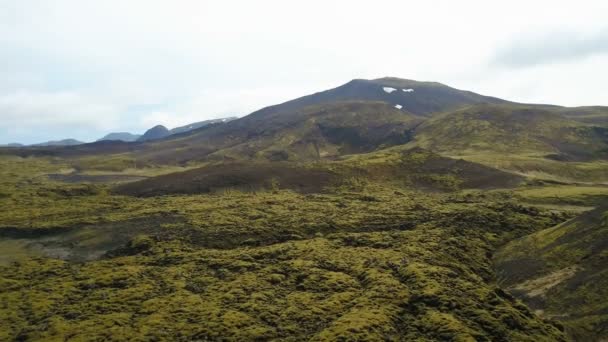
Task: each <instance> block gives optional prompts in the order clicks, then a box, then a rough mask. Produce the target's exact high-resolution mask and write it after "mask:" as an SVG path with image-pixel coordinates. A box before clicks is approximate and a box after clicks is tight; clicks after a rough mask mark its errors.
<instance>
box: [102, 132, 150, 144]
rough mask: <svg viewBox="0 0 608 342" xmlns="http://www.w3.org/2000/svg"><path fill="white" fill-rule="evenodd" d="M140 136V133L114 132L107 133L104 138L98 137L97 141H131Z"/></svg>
mask: <svg viewBox="0 0 608 342" xmlns="http://www.w3.org/2000/svg"><path fill="white" fill-rule="evenodd" d="M140 137H141V135H139V134H131V133H129V132H114V133H108V134H106V135H105V136H104V137H103V138H101V139H97V141H104V140H118V141H125V142H130V141H136V140H137V139H139V138H140Z"/></svg>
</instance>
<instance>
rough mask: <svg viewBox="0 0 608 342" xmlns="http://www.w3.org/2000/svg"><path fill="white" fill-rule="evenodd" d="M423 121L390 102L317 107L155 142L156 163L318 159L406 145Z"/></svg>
mask: <svg viewBox="0 0 608 342" xmlns="http://www.w3.org/2000/svg"><path fill="white" fill-rule="evenodd" d="M422 120H423V119H421V118H420V117H418V116H416V115H413V114H411V113H408V112H406V111H404V110H402V109H397V108H395V107H394V106H392V105H390V104H387V103H384V102H360V101H353V102H337V103H331V104H326V105H314V106H308V107H304V108H301V109H299V110H296V111H293V112H289V113H287V114H285V115H274V116H266V117H260V116H257V115H253V114H252V115H249V116H247V117H244V118H241V119H238V120H234V121H230V122H228V123H225V124H221V125H211V126H206V127H203V128H201V129H199V130H195V131H192V132H191V133H189V134H187V135H185V136H177V137H176V138H175V139H166V140H163V141H159V142H152V143H150V144H148V145H146V146H144V147H143V149H142V151H141V153H140V154H139V155H138V157H139V158H141V159H143V160H146V161H149V162H152V163H170V164H171V163H177V164H179V163H185V162H187V161H197V160H198V161H202V160H251V159H261V160H271V161H279V160H281V161H285V160H318V159H320V158H335V157H337V156H340V155H343V154H350V153H362V152H369V151H373V150H376V149H378V148H383V147H388V146H393V145H398V144H404V143H406V142H407V141H409V140H410V139H411V134H410V132H411V131H412V129H413V128H414V127H415V126H416V125H418V124H419V123H420V122H421V121H422Z"/></svg>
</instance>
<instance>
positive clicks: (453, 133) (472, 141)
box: [414, 105, 608, 160]
mask: <svg viewBox="0 0 608 342" xmlns="http://www.w3.org/2000/svg"><path fill="white" fill-rule="evenodd" d="M414 140H415V143H416V144H417V145H418V146H421V147H424V148H429V149H431V150H434V151H440V152H446V153H455V154H462V155H466V154H474V153H480V152H481V153H483V152H496V153H510V154H536V155H550V157H551V158H554V159H562V160H577V159H593V158H602V159H606V158H608V129H606V128H603V127H598V126H592V125H587V124H583V123H579V122H576V121H574V120H570V119H568V118H566V117H564V116H561V115H559V114H558V113H556V112H555V111H551V110H545V109H541V108H538V107H534V106H525V105H478V106H471V107H468V108H465V109H461V110H458V111H454V112H447V113H444V114H442V115H438V116H436V117H434V118H432V119H430V120H428V121H427V122H425V123H424V124H422V125H420V126H419V127H418V128H417V129H416V132H415V139H414Z"/></svg>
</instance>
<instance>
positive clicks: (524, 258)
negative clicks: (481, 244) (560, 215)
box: [496, 191, 608, 341]
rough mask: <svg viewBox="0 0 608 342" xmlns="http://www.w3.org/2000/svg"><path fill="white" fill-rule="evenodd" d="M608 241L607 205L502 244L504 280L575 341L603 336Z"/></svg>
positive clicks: (607, 313)
mask: <svg viewBox="0 0 608 342" xmlns="http://www.w3.org/2000/svg"><path fill="white" fill-rule="evenodd" d="M535 192H536V191H535ZM603 195H604V196H605V193H603ZM603 203H608V201H606V200H604V201H603ZM607 243H608V210H607V208H606V207H605V205H604V206H600V207H598V208H597V209H595V210H593V211H590V212H587V213H585V214H583V215H581V216H579V217H577V218H575V219H573V220H571V221H568V222H566V223H564V224H561V225H558V226H556V227H553V228H549V229H545V230H542V231H539V232H537V233H534V234H532V235H529V236H526V237H524V238H522V239H519V240H516V241H513V242H511V243H509V244H508V245H507V246H505V247H504V248H502V249H501V250H500V252H499V253H498V254H497V255H496V263H497V269H498V273H499V279H500V284H501V285H502V286H505V287H507V288H509V290H510V291H511V292H513V293H514V294H517V295H518V296H520V297H522V298H523V299H524V301H525V302H526V303H527V304H528V305H530V306H531V307H532V308H533V309H535V310H537V312H539V313H542V314H543V316H545V317H550V318H551V317H553V318H559V319H560V320H561V321H563V322H564V325H565V326H566V327H567V328H568V333H569V335H570V336H571V337H572V338H573V339H575V340H580V341H585V340H601V338H603V337H605V336H606V331H608V303H607V302H606V300H605V299H606V298H607V297H608V266H607V265H608V263H606V258H607V257H608V254H607V253H606V249H605V246H606V244H607Z"/></svg>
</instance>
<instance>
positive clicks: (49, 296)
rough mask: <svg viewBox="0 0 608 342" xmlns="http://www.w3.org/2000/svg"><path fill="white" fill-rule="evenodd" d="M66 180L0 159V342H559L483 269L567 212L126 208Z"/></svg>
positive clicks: (441, 198) (381, 205)
mask: <svg viewBox="0 0 608 342" xmlns="http://www.w3.org/2000/svg"><path fill="white" fill-rule="evenodd" d="M429 157H431V158H434V157H432V155H429V154H424V153H423V152H416V153H414V154H413V155H410V156H409V157H408V158H410V159H409V160H410V161H415V160H418V162H419V163H422V164H420V165H424V164H423V162H424V161H425V160H427V159H428V158H429ZM378 158H379V157H378ZM372 159H373V158H372ZM389 159H390V158H389ZM376 160H377V159H376ZM359 162H360V163H363V162H365V163H372V164H373V162H371V161H363V160H361V161H359ZM66 167H67V166H66V165H65V164H64V163H59V162H57V161H53V160H43V159H27V160H24V159H4V160H3V163H2V172H3V175H5V176H6V177H3V182H4V183H3V193H4V194H5V195H4V196H3V197H2V198H1V199H0V201H1V203H0V204H1V205H2V206H3V208H7V209H8V210H5V211H2V216H0V226H2V227H5V228H2V230H0V234H2V236H3V238H2V241H1V243H2V244H3V246H10V248H11V249H12V252H11V253H10V255H8V256H12V257H13V258H12V259H10V258H8V259H7V258H6V257H7V255H3V256H2V258H4V259H3V260H5V261H4V264H3V266H0V274H1V276H0V320H2V322H5V323H4V324H2V325H1V327H0V339H2V340H12V339H26V340H53V339H76V340H78V339H93V340H95V339H100V340H103V339H115V340H122V339H127V338H129V339H172V340H175V339H184V340H189V339H200V340H205V339H207V340H216V339H234V340H253V339H262V340H268V339H280V340H284V339H293V340H302V339H312V340H339V339H345V340H350V339H356V340H387V339H389V340H390V339H406V340H415V339H435V340H462V341H466V340H471V341H472V340H522V341H524V340H530V341H539V340H547V341H555V340H563V339H564V335H563V332H562V330H561V327H560V325H559V324H557V323H555V322H550V321H546V320H544V319H542V318H539V317H538V316H536V315H534V314H533V313H532V312H531V311H529V310H528V309H527V308H526V306H524V305H523V304H521V302H519V301H517V300H516V299H514V298H513V297H511V296H510V295H508V294H507V293H505V292H503V291H502V290H500V289H499V288H498V287H497V286H496V283H495V278H494V275H493V274H494V273H493V270H492V262H491V259H490V256H491V252H492V250H494V248H495V247H496V246H498V245H500V244H502V243H504V242H505V241H508V240H510V239H513V238H515V237H519V236H524V235H526V234H528V233H530V232H532V231H534V230H536V229H541V228H544V227H550V226H552V225H555V224H557V223H559V222H561V221H563V220H565V219H567V218H568V217H570V214H568V213H565V212H563V213H557V212H551V211H545V210H538V209H534V208H529V207H524V206H520V205H517V204H515V203H513V202H511V201H510V200H508V196H506V194H505V193H501V192H495V193H481V192H478V191H469V192H467V193H457V192H447V193H445V192H431V193H429V192H420V191H412V190H407V188H406V187H403V188H401V190H400V191H398V192H396V190H395V188H394V187H393V186H385V185H383V183H382V182H380V183H378V182H374V181H373V180H372V181H366V182H356V181H353V182H346V183H344V184H342V185H341V186H340V187H338V188H334V189H333V190H331V191H326V192H324V193H315V194H300V193H297V192H293V191H290V190H281V189H274V190H273V189H268V190H264V189H261V190H258V191H253V192H240V191H237V190H234V189H226V190H224V191H220V192H216V193H211V194H200V195H176V196H153V197H145V198H137V197H130V196H118V195H113V194H112V189H111V187H112V186H111V185H106V184H82V183H81V184H66V183H60V182H57V181H53V180H51V179H48V178H47V177H45V176H44V173H50V174H52V173H57V172H59V171H61V170H65V168H66ZM24 174H28V175H35V177H34V178H32V179H28V177H26V176H23V175H24ZM9 227H12V228H10V229H9ZM0 259H1V258H0Z"/></svg>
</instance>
